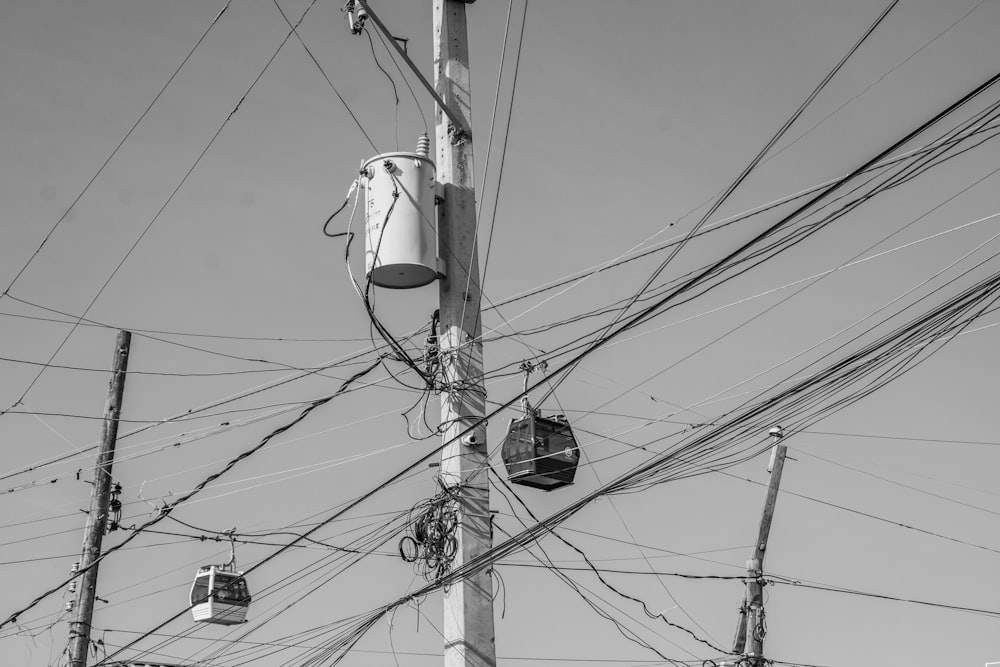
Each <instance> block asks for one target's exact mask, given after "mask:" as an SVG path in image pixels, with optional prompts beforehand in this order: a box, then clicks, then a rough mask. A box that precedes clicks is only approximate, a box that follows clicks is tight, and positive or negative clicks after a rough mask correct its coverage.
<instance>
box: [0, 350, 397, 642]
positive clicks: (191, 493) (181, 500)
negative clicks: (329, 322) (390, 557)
mask: <svg viewBox="0 0 1000 667" xmlns="http://www.w3.org/2000/svg"><path fill="white" fill-rule="evenodd" d="M381 362H382V359H381V358H379V359H377V360H376V361H375V362H374V363H372V364H371V365H369V366H368V367H367V368H365V369H363V370H361V371H359V372H358V373H356V374H355V375H354V376H353V377H351V378H348V379H347V380H345V381H344V383H343V384H342V385H341V386H340V388H339V389H338V390H337V391H336V392H334V393H333V394H331V395H329V396H326V397H324V398H320V399H317V400H315V401H313V402H312V403H311V404H310V405H309V407H307V408H306V409H304V410H303V411H302V412H301V413H300V414H299V416H298V417H296V418H295V419H294V420H292V421H291V422H289V423H288V424H285V425H284V426H281V427H279V428H277V429H275V430H274V431H272V432H271V433H269V434H267V435H266V436H264V438H263V439H261V441H260V442H259V443H258V444H257V445H255V446H254V447H252V448H251V449H249V450H247V451H245V452H243V453H241V454H240V455H238V456H237V457H235V458H233V459H232V460H231V461H230V462H229V463H227V464H226V465H225V466H224V467H223V468H222V469H221V470H219V471H218V472H215V473H213V474H211V475H209V476H208V477H207V478H206V479H204V480H203V481H202V482H200V483H199V484H198V485H197V486H195V487H194V488H193V489H192V490H191V491H189V492H187V493H186V494H184V495H183V496H181V497H179V498H178V499H177V500H175V501H173V502H171V503H169V504H167V505H165V506H164V507H163V508H161V509H160V514H158V515H157V516H156V517H154V518H152V519H150V520H149V521H146V522H145V523H144V524H143V525H141V526H139V527H138V528H136V529H135V530H134V531H133V532H132V533H131V534H129V536H128V537H126V538H125V539H124V540H122V541H121V542H120V543H118V544H116V545H115V546H113V547H111V548H110V549H107V550H105V551H104V553H102V554H101V555H100V557H99V558H97V559H95V561H94V563H92V564H91V565H89V566H87V567H84V568H81V569H80V570H79V571H78V572H76V573H74V575H73V576H72V577H69V578H68V579H66V580H65V581H63V582H62V583H60V584H59V585H58V586H56V587H55V588H52V589H50V590H49V591H47V592H45V593H43V594H41V595H40V596H38V597H37V598H35V599H34V600H33V601H32V602H31V603H30V604H29V605H28V606H26V607H24V608H23V609H21V610H19V611H16V612H14V613H12V614H10V615H9V616H8V617H7V618H6V619H5V620H4V621H3V622H0V628H2V627H3V626H5V625H7V624H9V623H13V622H15V621H16V620H17V617H18V616H20V615H21V614H23V613H24V612H25V611H28V610H29V609H31V608H33V607H34V606H36V605H37V604H38V603H39V602H41V601H42V600H44V599H46V598H47V597H49V596H50V595H52V594H53V593H56V592H58V591H60V590H62V589H63V588H64V587H65V586H67V585H68V584H69V582H71V581H73V580H74V579H76V578H78V577H79V576H80V575H82V574H83V573H84V572H86V571H87V570H89V569H90V568H91V567H94V566H95V565H96V564H97V563H100V562H101V561H102V560H104V558H105V557H107V556H108V555H110V554H112V553H114V552H115V551H118V550H119V549H121V548H122V547H124V546H125V545H126V544H128V543H129V542H131V541H132V540H134V539H135V538H136V537H138V536H139V535H140V534H142V531H144V530H145V529H146V528H150V527H152V526H154V525H156V524H157V523H159V522H160V521H162V520H163V519H165V518H166V516H167V515H168V514H169V513H170V512H171V511H173V510H174V508H176V507H177V506H178V505H180V504H182V503H184V502H186V501H187V500H188V499H190V498H192V497H193V496H194V495H196V494H197V493H198V492H200V491H201V490H202V489H204V488H205V487H206V486H208V485H209V484H211V483H212V482H213V481H215V480H216V479H218V478H219V477H221V476H222V475H224V474H225V473H226V472H228V471H229V470H231V469H232V468H233V467H234V466H236V464H238V463H239V462H240V461H242V460H243V459H245V458H247V457H248V456H251V455H253V454H255V453H256V452H258V451H260V450H261V449H263V448H264V447H265V446H266V445H267V444H268V443H269V442H270V441H271V440H272V439H274V438H275V437H277V436H278V435H281V434H282V433H284V432H285V431H287V430H289V429H290V428H292V427H293V426H295V425H296V424H298V423H299V422H301V421H302V420H304V419H305V418H306V417H308V416H309V414H310V413H311V412H312V411H313V410H315V409H316V408H318V407H320V406H322V405H325V404H326V403H329V402H330V401H331V400H333V399H334V398H336V397H337V396H339V395H340V394H341V393H343V392H344V391H346V390H347V388H348V387H349V386H350V385H351V384H352V383H353V382H354V381H355V380H357V379H360V378H361V377H363V376H364V375H366V374H367V373H369V372H370V371H372V370H374V369H375V368H377V367H378V366H379V365H380V364H381ZM314 530H315V529H314ZM311 532H312V531H310V533H311Z"/></svg>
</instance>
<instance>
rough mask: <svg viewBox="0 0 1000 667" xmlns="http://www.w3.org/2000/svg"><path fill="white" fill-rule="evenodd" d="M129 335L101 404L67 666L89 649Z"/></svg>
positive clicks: (77, 664)
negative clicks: (91, 486)
mask: <svg viewBox="0 0 1000 667" xmlns="http://www.w3.org/2000/svg"><path fill="white" fill-rule="evenodd" d="M131 343H132V334H131V333H129V332H128V331H119V332H118V339H117V340H116V341H115V358H114V362H113V370H112V375H111V382H110V383H109V385H108V398H107V401H106V402H105V404H104V423H103V426H102V427H101V447H100V451H99V452H98V454H97V464H96V465H95V466H94V482H93V484H94V488H93V490H92V491H91V494H90V513H89V514H88V515H87V527H86V528H85V530H84V540H83V556H82V557H81V558H80V569H81V570H83V574H82V575H80V587H79V590H78V591H77V598H76V602H75V604H74V607H73V611H74V620H72V621H70V624H69V648H68V652H69V667H87V650H88V649H89V648H90V626H91V621H92V619H93V616H94V598H95V597H96V595H97V568H98V567H99V566H100V563H99V562H97V561H98V559H99V558H100V556H101V542H102V540H103V539H104V531H105V529H106V526H107V523H108V506H109V504H110V501H111V464H112V463H113V462H114V458H115V441H116V440H117V439H118V418H119V416H120V415H121V410H122V395H123V394H124V393H125V373H126V371H127V369H128V353H129V347H130V346H131Z"/></svg>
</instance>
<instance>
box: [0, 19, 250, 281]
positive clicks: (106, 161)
mask: <svg viewBox="0 0 1000 667" xmlns="http://www.w3.org/2000/svg"><path fill="white" fill-rule="evenodd" d="M231 4H232V0H226V4H225V6H223V8H222V10H221V11H220V12H219V13H218V14H217V15H216V16H215V18H214V19H212V22H211V23H209V24H208V27H207V28H205V31H204V32H203V33H202V34H201V37H199V38H198V41H197V42H195V44H194V46H192V47H191V50H189V51H188V52H187V55H185V56H184V58H183V59H182V60H181V63H180V65H178V66H177V68H176V69H174V71H173V73H172V74H171V75H170V76H169V77H168V78H167V81H166V83H164V84H163V86H161V87H160V90H159V91H157V93H156V95H154V96H153V99H152V101H151V102H150V103H149V104H148V105H147V106H146V108H145V109H144V110H143V111H142V113H140V114H139V118H138V119H136V121H135V122H134V123H133V124H132V127H130V128H129V130H128V132H126V133H125V136H123V137H122V138H121V140H120V141H119V142H118V144H117V145H116V146H115V147H114V149H113V150H112V151H111V153H110V154H109V155H108V157H106V158H105V159H104V162H102V163H101V166H99V167H98V168H97V171H96V172H95V173H94V175H93V176H91V178H90V180H89V181H87V183H86V185H84V186H83V189H82V190H80V192H79V194H77V195H76V197H75V198H74V199H73V201H72V202H70V205H69V206H67V207H66V210H65V211H64V212H63V214H62V215H61V216H59V219H58V220H56V222H55V224H54V225H52V228H51V229H49V231H48V233H47V234H46V235H45V238H43V239H42V242H41V244H39V246H38V248H37V249H36V250H35V252H34V253H32V255H31V257H29V258H28V261H27V262H25V263H24V265H23V266H22V267H21V268H20V270H18V272H17V273H16V274H15V275H14V278H13V279H12V280H11V281H10V283H9V284H8V285H7V287H6V288H5V289H4V291H3V293H2V294H0V299H3V297H6V296H10V294H9V292H10V290H11V288H12V287H14V283H16V282H17V281H18V279H19V278H20V277H21V275H22V274H23V273H24V272H25V271H26V270H27V269H28V267H29V266H30V265H31V263H32V262H33V261H35V258H36V257H37V256H38V254H39V253H40V252H41V251H42V248H44V247H45V244H46V243H48V241H49V239H50V238H51V237H52V235H53V234H54V233H55V231H56V229H57V228H58V227H59V225H61V224H62V223H63V221H65V220H66V217H67V216H68V215H69V213H70V211H72V210H73V208H74V207H75V206H76V205H77V203H78V202H79V201H80V200H81V199H82V198H83V196H84V195H85V194H86V193H87V191H88V190H90V186H91V185H93V184H94V181H96V180H97V178H98V177H99V176H100V175H101V174H102V173H104V169H105V167H107V166H108V164H109V163H110V162H111V160H113V159H114V157H115V156H116V155H118V151H120V150H121V147H122V146H123V145H124V144H125V142H126V141H128V140H129V138H130V137H131V136H132V133H133V132H135V130H136V128H137V127H139V124H140V123H142V121H143V120H145V118H146V116H147V115H148V114H149V112H150V111H151V110H152V108H153V106H154V105H155V104H156V103H157V101H159V99H160V97H161V96H162V95H163V93H164V92H165V91H166V90H167V88H168V87H169V86H170V84H171V83H172V82H173V80H174V79H175V78H177V75H178V74H179V73H180V71H181V70H182V69H183V68H184V65H186V64H187V62H188V60H190V59H191V56H193V55H194V52H195V51H197V50H198V47H199V46H201V43H202V42H203V41H205V38H206V37H208V33H209V32H211V31H212V28H214V27H215V24H216V23H218V21H219V19H220V18H222V15H223V14H225V13H226V10H227V9H229V5H231Z"/></svg>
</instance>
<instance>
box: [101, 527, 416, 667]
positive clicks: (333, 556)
mask: <svg viewBox="0 0 1000 667" xmlns="http://www.w3.org/2000/svg"><path fill="white" fill-rule="evenodd" d="M398 514H399V515H405V512H402V513H398ZM397 518H398V517H397ZM391 523H392V521H391V520H390V521H389V522H385V523H384V524H381V525H382V526H387V525H389V524H391ZM371 525H375V524H371ZM396 534H397V533H396V532H393V533H390V534H389V536H388V537H386V538H385V539H383V540H382V544H384V543H385V541H387V540H389V539H393V537H394V536H395V535H396ZM372 535H375V533H374V532H372V533H369V534H368V535H366V536H362V537H361V538H358V539H356V540H355V544H358V545H359V546H362V547H363V546H365V544H366V540H369V539H370V538H371V536H372ZM276 546H283V545H276ZM350 556H351V554H350V553H345V552H342V553H330V554H327V555H325V556H323V557H321V558H320V559H319V561H316V562H314V563H312V564H310V565H307V566H305V567H303V568H300V569H299V570H297V571H296V572H293V573H291V574H289V575H286V576H285V577H284V578H283V579H281V580H279V581H277V582H275V583H273V584H272V585H271V586H270V587H268V588H267V589H264V590H263V591H260V592H258V593H257V594H255V597H254V599H255V600H258V601H259V599H260V598H262V597H267V596H269V595H271V594H272V593H274V592H277V591H278V590H280V589H282V588H285V587H287V584H286V585H285V586H282V584H283V583H284V582H286V581H289V580H292V579H294V580H295V582H296V583H301V582H302V578H303V577H304V576H306V575H305V573H306V572H307V570H310V569H312V570H318V569H319V568H324V567H328V566H329V563H327V564H324V561H333V564H334V565H339V563H337V562H336V561H337V560H338V559H343V558H349V557H350ZM258 564H259V563H258ZM352 564H353V563H350V564H348V565H347V566H345V567H350V566H351V565H352ZM252 569H255V568H251V570H252ZM247 572H249V570H248V571H247ZM307 595H308V593H307ZM292 604H293V605H294V604H295V603H292ZM291 606H292V605H289V606H288V607H286V609H283V610H281V611H279V612H277V613H276V614H275V616H277V615H280V614H281V613H283V611H285V610H287V608H290V607H291ZM189 608H190V607H185V608H184V609H182V610H180V611H179V612H178V613H177V614H175V615H173V616H172V617H171V618H169V619H167V620H166V621H164V622H163V623H161V624H160V625H158V626H156V628H155V629H154V630H152V631H150V633H147V634H145V635H144V636H143V637H139V638H138V639H136V640H135V641H133V642H131V643H130V644H129V645H127V646H125V647H122V648H121V649H120V650H119V651H117V652H116V653H115V654H113V655H111V656H108V657H107V658H105V660H107V659H110V658H112V657H114V656H115V655H118V653H120V652H121V651H123V650H125V649H127V648H131V647H132V646H134V645H135V644H136V643H138V642H139V641H141V640H142V639H143V638H145V636H148V635H149V634H152V633H155V632H156V631H157V630H160V629H162V628H163V627H165V626H166V625H167V624H169V623H170V622H172V621H173V620H176V619H177V618H179V617H180V616H182V615H183V614H185V613H186V612H187V611H188V610H189ZM268 620H270V619H267V620H265V621H263V622H258V623H257V624H256V626H255V627H254V628H253V629H251V630H249V631H247V632H246V633H244V634H245V635H248V634H249V633H250V632H253V631H255V630H257V629H259V628H260V627H262V626H263V625H264V624H265V623H267V622H268ZM193 631H194V630H193V629H192V630H187V631H185V634H187V633H190V632H193ZM233 631H235V630H233ZM175 638H176V637H175ZM170 643H171V642H170V641H164V642H160V643H159V644H158V645H157V646H154V647H152V648H150V649H147V650H145V651H143V652H141V653H140V656H143V655H148V654H149V653H151V652H153V651H157V650H159V649H161V648H163V647H164V646H167V645H169V644H170ZM133 659H135V656H133ZM99 664H104V663H103V662H101V663H99Z"/></svg>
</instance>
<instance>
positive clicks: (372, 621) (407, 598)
mask: <svg viewBox="0 0 1000 667" xmlns="http://www.w3.org/2000/svg"><path fill="white" fill-rule="evenodd" d="M538 384H540V383H538ZM517 398H520V397H517ZM517 398H515V399H514V400H513V401H511V402H510V403H511V404H512V403H513V402H514V401H516V400H517ZM505 407H506V406H505ZM497 412H499V410H498V411H497ZM490 416H492V414H491V415H490ZM432 453H433V452H432ZM427 456H430V454H428V455H427ZM426 458H427V457H424V458H422V459H421V461H420V462H422V461H423V460H425V459H426ZM418 463H419V462H418ZM414 465H417V464H414ZM411 467H412V466H411ZM360 500H363V499H359V501H358V502H360ZM588 502H589V501H588ZM420 594H425V593H420V592H418V593H417V594H415V595H420ZM412 597H414V596H410V597H408V598H406V599H405V600H403V601H402V602H405V601H406V600H408V599H412ZM372 622H374V621H372Z"/></svg>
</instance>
